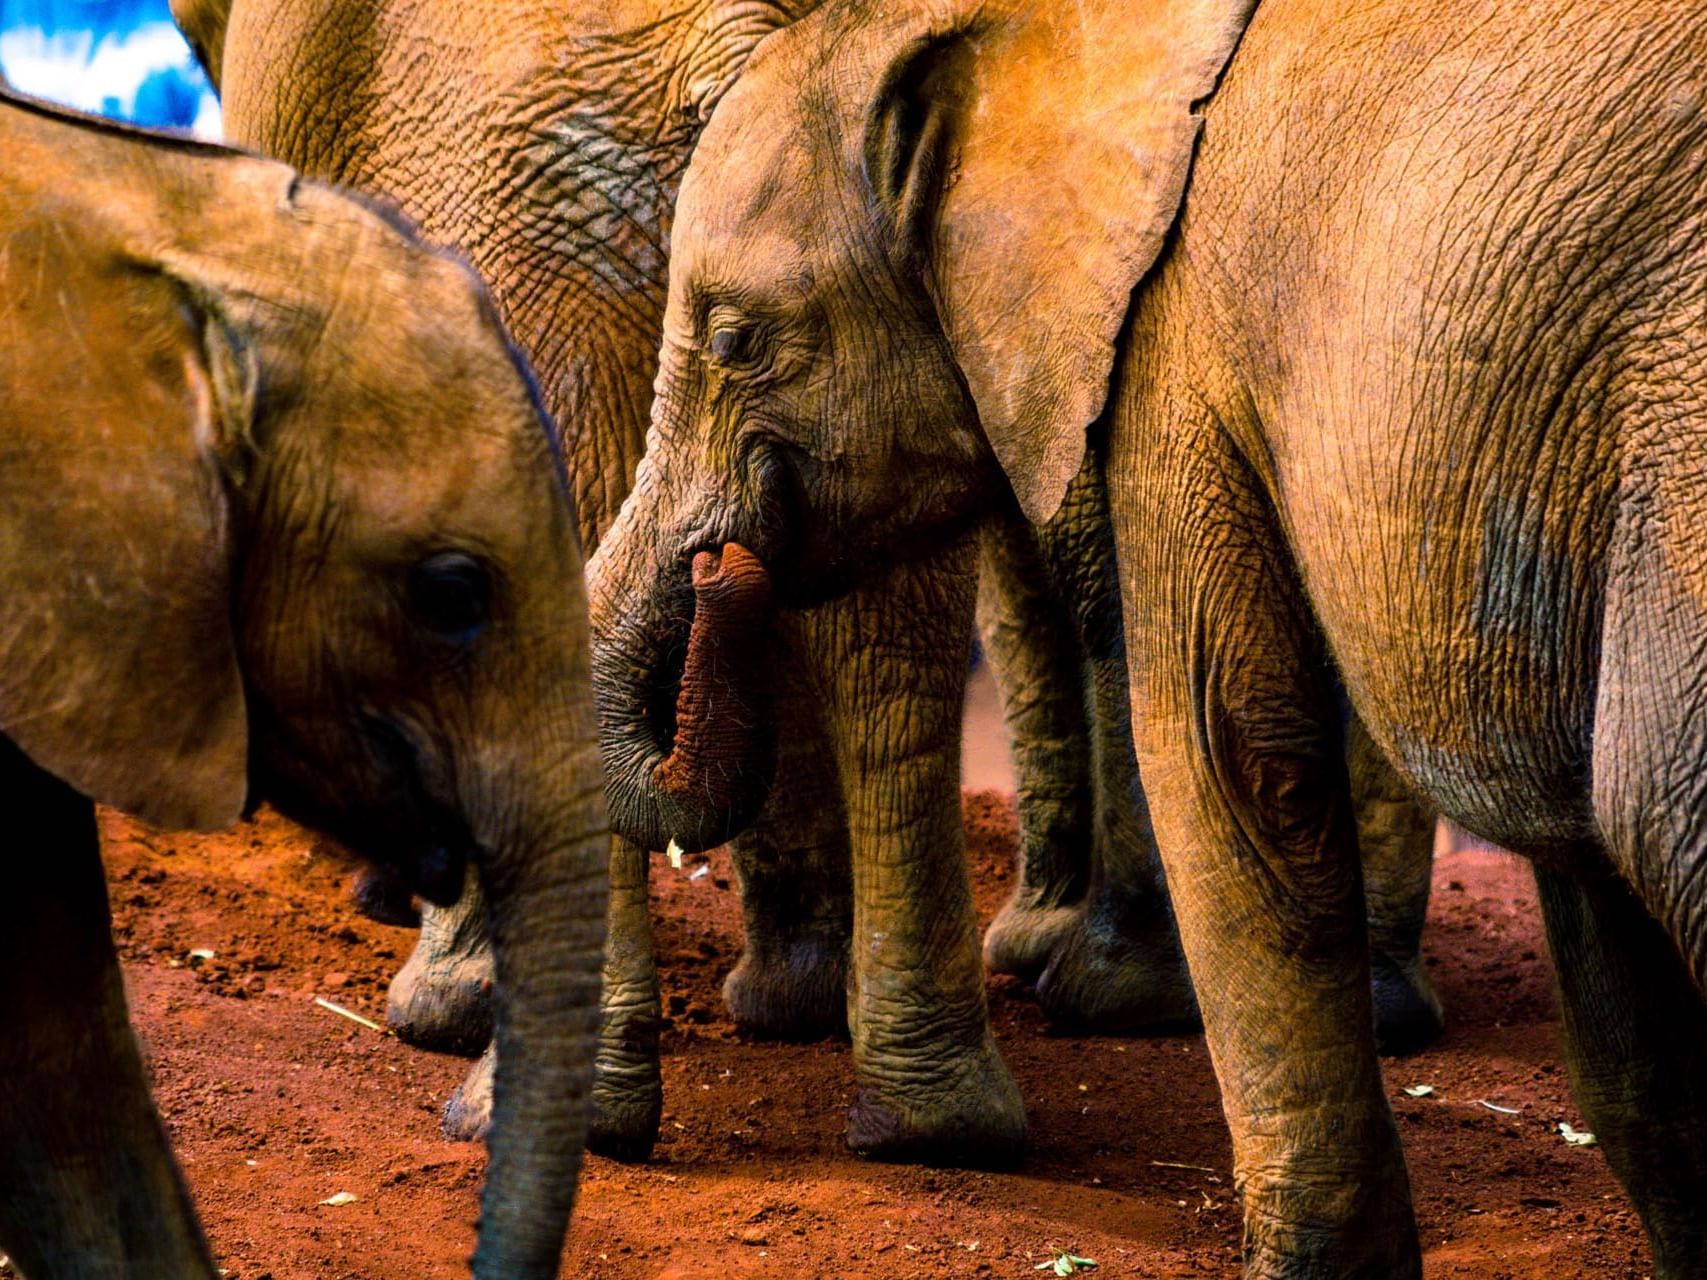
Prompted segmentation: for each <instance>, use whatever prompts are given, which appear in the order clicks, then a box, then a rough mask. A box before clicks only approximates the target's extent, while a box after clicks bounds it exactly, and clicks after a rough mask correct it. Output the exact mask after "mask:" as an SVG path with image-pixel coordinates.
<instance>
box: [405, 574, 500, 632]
mask: <svg viewBox="0 0 1707 1280" xmlns="http://www.w3.org/2000/svg"><path fill="white" fill-rule="evenodd" d="M409 607H410V610H411V611H412V612H413V613H414V615H415V617H416V619H417V620H418V621H419V622H420V623H421V624H422V625H423V626H425V627H427V628H428V629H429V630H432V631H435V632H437V633H438V634H439V635H440V636H443V637H444V638H445V639H447V640H455V641H458V642H460V643H467V642H468V641H469V640H472V639H473V638H474V636H475V633H476V632H478V631H479V630H480V628H481V627H483V626H485V625H486V620H487V618H488V617H489V616H490V614H491V609H492V577H491V575H490V574H489V573H488V572H487V571H486V566H485V565H483V564H481V563H480V562H479V561H478V560H476V559H475V558H474V557H473V556H469V555H464V554H463V553H462V552H460V551H441V552H438V553H436V554H434V555H430V556H428V557H427V558H426V559H425V560H423V561H421V562H420V563H419V564H417V565H416V566H415V567H414V568H412V569H410V570H409Z"/></svg>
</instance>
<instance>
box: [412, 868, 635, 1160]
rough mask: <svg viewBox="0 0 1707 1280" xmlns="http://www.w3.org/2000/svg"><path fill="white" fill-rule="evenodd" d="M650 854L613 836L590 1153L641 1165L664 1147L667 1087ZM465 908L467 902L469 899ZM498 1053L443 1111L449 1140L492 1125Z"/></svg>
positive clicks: (491, 1053) (489, 1054) (480, 1133)
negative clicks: (661, 1133)
mask: <svg viewBox="0 0 1707 1280" xmlns="http://www.w3.org/2000/svg"><path fill="white" fill-rule="evenodd" d="M648 870H649V867H648V855H647V854H646V852H645V851H644V850H642V849H641V848H640V847H639V846H637V845H635V844H631V843H630V842H629V841H627V840H623V839H620V838H616V837H613V838H612V840H611V859H610V899H609V906H608V908H607V914H606V917H605V965H604V996H603V1001H602V1004H601V1006H600V1021H599V1051H598V1059H597V1061H596V1063H595V1072H596V1074H595V1076H594V1081H593V1118H592V1123H591V1125H590V1127H589V1128H588V1131H587V1149H588V1150H589V1151H592V1152H594V1153H595V1154H598V1155H602V1156H610V1157H611V1158H612V1159H615V1160H626V1161H641V1160H645V1159H647V1158H648V1157H649V1156H650V1155H651V1154H652V1147H653V1145H654V1144H655V1143H656V1142H657V1140H658V1121H659V1118H660V1117H661V1116H662V1115H663V1111H664V1083H663V1076H662V1073H661V1072H660V1070H659V1065H658V1038H659V1034H660V1032H661V1031H662V1029H663V1025H664V1014H663V1005H662V1001H661V999H660V997H659V993H658V966H657V961H656V959H655V957H654V955H653V949H652V910H651V903H650V901H649V894H648V876H647V873H648ZM464 901H467V898H466V896H465V898H464ZM496 1073H497V1051H496V1047H495V1046H494V1045H492V1044H489V1045H487V1046H486V1052H485V1054H484V1055H483V1056H482V1057H481V1059H480V1061H478V1062H477V1063H475V1064H474V1066H473V1068H472V1069H470V1071H469V1073H468V1077H467V1078H466V1079H465V1080H464V1081H463V1082H462V1084H461V1085H460V1086H458V1088H457V1090H456V1092H455V1093H454V1094H452V1095H451V1098H450V1101H449V1102H447V1103H446V1104H445V1113H444V1120H443V1124H442V1126H441V1127H442V1128H443V1131H444V1135H445V1137H447V1138H456V1139H462V1140H464V1141H475V1140H477V1139H480V1138H484V1137H485V1136H486V1133H487V1131H488V1130H489V1129H490V1128H491V1124H492V1087H493V1084H494V1082H495V1080H496Z"/></svg>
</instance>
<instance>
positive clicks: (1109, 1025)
mask: <svg viewBox="0 0 1707 1280" xmlns="http://www.w3.org/2000/svg"><path fill="white" fill-rule="evenodd" d="M1145 914H1146V915H1148V916H1150V917H1154V916H1155V915H1156V913H1154V912H1150V913H1145ZM1137 915H1138V913H1134V916H1137ZM1037 1000H1038V1004H1039V1005H1041V1006H1042V1008H1043V1012H1044V1016H1045V1017H1047V1018H1048V1019H1049V1021H1050V1023H1051V1024H1052V1025H1054V1026H1056V1027H1057V1028H1062V1029H1073V1030H1082V1031H1093V1032H1101V1033H1104V1034H1113V1035H1121V1034H1129V1033H1132V1032H1139V1031H1144V1032H1158V1031H1184V1030H1192V1029H1195V1028H1197V1027H1199V1026H1201V1025H1202V1018H1201V1017H1200V1015H1199V1014H1198V1010H1197V995H1196V993H1195V992H1194V991H1193V990H1192V986H1191V976H1190V974H1188V973H1187V972H1186V967H1185V955H1184V954H1183V953H1182V952H1181V950H1180V945H1179V937H1178V935H1177V934H1176V933H1175V931H1174V927H1173V922H1172V920H1170V919H1168V918H1166V917H1165V916H1162V917H1159V918H1149V919H1144V920H1143V922H1142V923H1141V924H1139V923H1137V922H1136V920H1134V921H1129V922H1128V926H1127V928H1126V929H1116V928H1111V927H1108V926H1106V925H1099V924H1097V923H1095V922H1089V921H1082V922H1081V924H1080V927H1079V928H1077V929H1075V930H1074V931H1073V932H1072V933H1071V934H1069V935H1068V937H1067V939H1066V941H1065V942H1064V943H1063V944H1062V946H1061V947H1060V948H1059V949H1058V950H1057V951H1056V952H1055V954H1054V956H1053V957H1051V959H1050V961H1049V967H1048V968H1046V969H1045V970H1044V971H1043V976H1042V977H1041V978H1039V979H1038V982H1037Z"/></svg>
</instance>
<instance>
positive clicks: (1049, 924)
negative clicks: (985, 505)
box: [978, 454, 1197, 1032]
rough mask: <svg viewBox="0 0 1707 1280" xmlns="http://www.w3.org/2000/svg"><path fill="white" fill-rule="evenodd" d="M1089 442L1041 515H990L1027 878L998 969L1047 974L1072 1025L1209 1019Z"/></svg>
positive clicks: (994, 944) (997, 930) (988, 561)
mask: <svg viewBox="0 0 1707 1280" xmlns="http://www.w3.org/2000/svg"><path fill="white" fill-rule="evenodd" d="M1099 466H1100V463H1099V460H1098V459H1097V458H1096V457H1095V456H1094V454H1092V455H1089V456H1087V460H1086V463H1085V466H1084V468H1083V469H1082V470H1081V471H1080V473H1079V475H1078V476H1077V477H1076V478H1075V479H1074V480H1073V483H1072V484H1071V486H1069V488H1068V490H1067V495H1066V498H1065V500H1064V501H1063V503H1062V505H1061V510H1060V511H1059V512H1058V513H1057V514H1056V516H1055V518H1054V519H1053V520H1051V521H1050V522H1049V523H1048V524H1047V525H1045V526H1043V527H1041V528H1034V527H1033V526H1031V525H1030V524H1029V523H1027V522H1025V521H1024V520H1022V519H1020V518H1019V517H1018V516H1017V515H1011V516H1008V517H1006V518H1001V519H997V520H993V521H991V522H990V523H989V525H987V526H986V528H985V529H984V530H983V531H982V535H981V544H980V552H981V561H982V563H981V564H980V572H979V583H978V620H979V627H980V631H981V634H982V635H983V637H984V641H985V645H986V648H987V649H988V651H989V653H990V655H991V660H992V664H993V666H994V667H995V670H996V677H997V683H998V685H999V686H1000V689H1001V694H1002V702H1003V707H1004V710H1005V712H1006V715H1007V721H1008V728H1009V732H1010V733H1011V735H1012V737H1013V741H1014V763H1015V767H1016V771H1017V773H1018V782H1019V810H1020V883H1019V887H1018V888H1017V890H1016V891H1015V894H1014V898H1013V900H1012V901H1011V902H1010V903H1009V904H1008V906H1007V907H1005V908H1004V909H1003V911H1002V913H1001V915H999V916H997V918H996V920H995V921H994V922H993V923H992V924H991V926H990V930H989V933H988V934H987V935H986V937H985V941H984V956H985V960H986V962H987V963H988V964H989V965H990V967H991V968H992V969H996V970H1006V971H1010V972H1018V973H1021V974H1023V975H1025V976H1028V977H1030V976H1035V975H1037V974H1038V972H1039V971H1040V970H1041V977H1040V978H1039V980H1038V984H1037V992H1038V999H1039V1001H1040V1003H1041V1004H1042V1006H1043V1010H1044V1012H1045V1013H1046V1014H1047V1015H1048V1017H1049V1019H1050V1021H1051V1022H1052V1023H1054V1024H1056V1025H1057V1026H1064V1027H1079V1028H1085V1029H1088V1030H1092V1031H1103V1032H1125V1031H1154V1030H1160V1029H1167V1028H1174V1027H1181V1026H1194V1025H1196V1023H1197V1001H1196V997H1195V996H1194V995H1193V993H1192V989H1191V980H1190V978H1189V977H1188V976H1187V974H1186V968H1185V956H1184V954H1183V953H1182V952H1181V950H1180V944H1179V934H1178V931H1177V930H1176V929H1175V927H1174V919H1173V911H1172V909H1171V908H1170V906H1169V903H1168V896H1167V891H1166V889H1165V888H1164V887H1163V882H1162V867H1161V862H1160V860H1159V858H1158V856H1157V853H1156V840H1155V836H1154V834H1153V833H1152V831H1151V830H1150V818H1149V812H1148V810H1147V809H1146V808H1145V804H1144V796H1143V792H1142V790H1141V789H1140V788H1139V785H1138V765H1137V761H1136V760H1135V759H1134V757H1133V752H1132V728H1131V716H1130V714H1129V712H1128V709H1127V701H1126V647H1125V640H1124V637H1123V636H1122V634H1121V610H1120V585H1119V581H1118V578H1117V576H1116V571H1115V557H1114V535H1113V530H1112V528H1111V527H1110V524H1109V516H1108V504H1107V501H1106V495H1105V493H1104V490H1103V486H1102V477H1101V474H1100V470H1099Z"/></svg>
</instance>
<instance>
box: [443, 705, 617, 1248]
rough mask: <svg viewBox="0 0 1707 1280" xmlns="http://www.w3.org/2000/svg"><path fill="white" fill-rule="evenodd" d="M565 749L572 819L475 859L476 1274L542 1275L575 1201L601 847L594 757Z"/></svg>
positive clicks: (599, 947) (584, 1120)
mask: <svg viewBox="0 0 1707 1280" xmlns="http://www.w3.org/2000/svg"><path fill="white" fill-rule="evenodd" d="M588 727H589V728H590V727H591V726H588ZM588 745H589V746H590V745H591V744H590V742H589V744H588ZM577 754H579V755H580V756H581V757H582V758H581V759H580V760H578V761H577V762H576V764H577V767H576V768H575V769H574V770H573V771H572V775H571V776H572V777H573V778H574V785H575V790H576V791H577V793H578V794H577V795H575V796H573V797H571V802H570V805H569V809H570V811H571V812H572V814H573V815H576V817H575V818H574V820H572V821H567V822H557V823H555V824H553V829H554V830H555V833H556V834H555V836H554V838H551V839H549V840H548V841H546V842H545V843H544V844H543V845H542V844H538V843H533V844H530V843H529V842H528V841H526V840H522V841H518V842H515V843H513V844H510V845H509V846H508V847H505V848H500V849H497V850H494V852H493V853H492V854H491V856H489V857H487V858H485V859H483V860H482V862H481V864H480V875H481V885H482V888H483V889H484V890H485V894H486V900H487V904H488V911H489V913H490V921H491V927H492V951H493V959H494V962H495V967H496V976H497V988H496V995H497V1001H496V1003H497V1075H496V1081H495V1083H494V1086H493V1094H492V1123H491V1129H490V1131H489V1132H488V1134H487V1148H488V1150H489V1152H490V1156H491V1161H490V1164H489V1165H488V1167H487V1172H486V1185H485V1189H484V1191H483V1192H482V1196H481V1206H480V1238H479V1244H478V1246H477V1248H476V1250H475V1254H474V1260H473V1268H472V1270H473V1276H474V1280H553V1278H554V1277H555V1276H557V1274H558V1263H559V1260H560V1257H561V1254H562V1250H563V1239H564V1234H565V1232H566V1230H567V1228H568V1223H569V1215H570V1212H571V1210H572V1209H573V1208H574V1203H575V1189H576V1181H577V1178H578V1176H579V1173H580V1166H581V1152H582V1148H583V1146H584V1145H585V1143H586V1135H587V1127H588V1123H589V1118H590V1116H589V1112H590V1099H591V1096H592V1083H593V1059H594V1055H595V1052H596V1050H597V1045H598V1019H599V989H600V974H601V970H602V967H603V959H604V917H605V898H606V892H607V888H608V879H607V874H606V867H607V862H608V858H609V852H610V837H609V835H608V834H607V832H606V828H605V825H604V822H603V805H602V804H601V803H600V797H599V794H598V791H599V778H598V769H597V766H596V762H595V761H594V760H593V759H591V758H590V757H591V752H590V751H588V752H582V753H577ZM557 782H558V786H559V787H560V788H561V787H562V785H563V781H562V779H561V778H559V779H558V780H557ZM542 785H543V784H542ZM589 814H591V815H594V817H593V818H591V819H590V820H589V819H586V815H589ZM524 825H526V824H525V823H524Z"/></svg>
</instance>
